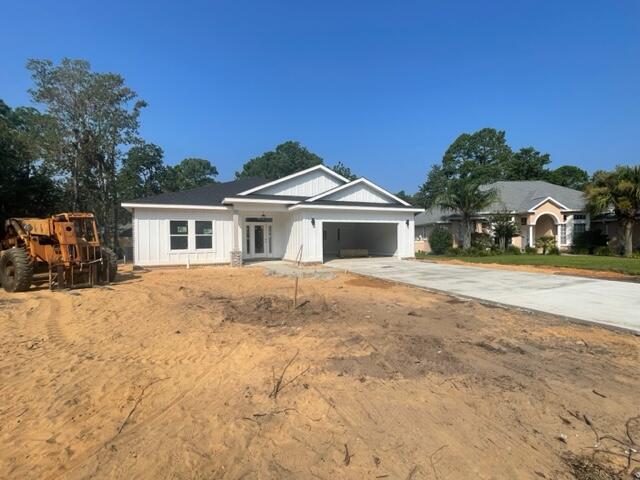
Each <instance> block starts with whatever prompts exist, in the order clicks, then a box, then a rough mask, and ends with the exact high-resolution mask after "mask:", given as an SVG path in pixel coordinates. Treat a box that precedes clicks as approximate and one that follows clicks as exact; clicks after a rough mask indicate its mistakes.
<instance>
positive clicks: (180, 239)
mask: <svg viewBox="0 0 640 480" xmlns="http://www.w3.org/2000/svg"><path fill="white" fill-rule="evenodd" d="M169 232H170V234H171V250H187V249H188V248H189V223H188V222H187V221H186V220H171V222H170V226H169Z"/></svg>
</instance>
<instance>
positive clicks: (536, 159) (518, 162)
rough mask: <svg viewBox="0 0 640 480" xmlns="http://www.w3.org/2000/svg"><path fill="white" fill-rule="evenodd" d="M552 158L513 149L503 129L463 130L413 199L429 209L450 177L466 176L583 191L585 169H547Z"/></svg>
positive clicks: (481, 182) (441, 193)
mask: <svg viewBox="0 0 640 480" xmlns="http://www.w3.org/2000/svg"><path fill="white" fill-rule="evenodd" d="M550 163H551V158H550V156H549V154H548V153H541V152H539V151H538V150H536V149H535V148H534V147H525V148H521V149H520V150H518V151H517V152H513V151H512V149H511V147H509V145H508V144H507V141H506V137H505V132H504V131H500V130H496V129H494V128H483V129H481V130H478V131H477V132H474V133H463V134H462V135H460V136H459V137H458V138H456V140H455V141H454V142H453V143H452V144H451V145H450V146H449V148H448V149H447V151H446V152H445V154H444V156H443V158H442V162H441V163H440V164H436V165H432V166H431V169H430V170H429V172H428V174H427V179H426V182H425V183H424V184H423V185H422V186H421V187H420V191H419V192H418V193H417V194H416V202H417V203H418V204H419V205H421V206H423V207H425V208H431V207H432V206H434V205H436V203H437V200H438V198H440V197H441V196H442V195H443V194H444V192H445V190H446V188H447V185H448V182H449V181H450V180H454V179H457V178H463V179H464V178H468V179H471V180H472V181H475V182H477V183H479V184H486V183H493V182H496V181H499V180H546V181H548V182H551V183H555V184H557V185H563V186H566V187H570V188H575V189H578V190H582V189H583V187H584V185H585V183H586V181H587V180H588V175H587V172H585V171H584V170H581V169H580V168H578V167H574V166H571V165H565V166H562V167H559V168H557V169H555V170H549V169H548V165H549V164H550Z"/></svg>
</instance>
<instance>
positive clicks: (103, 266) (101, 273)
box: [98, 247, 118, 282]
mask: <svg viewBox="0 0 640 480" xmlns="http://www.w3.org/2000/svg"><path fill="white" fill-rule="evenodd" d="M100 253H101V254H102V263H100V264H99V265H100V267H99V270H98V280H100V281H101V282H107V281H108V282H113V281H114V280H115V279H116V274H117V273H118V257H117V256H116V254H115V253H114V252H113V250H111V249H110V248H106V247H100Z"/></svg>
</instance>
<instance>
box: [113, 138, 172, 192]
mask: <svg viewBox="0 0 640 480" xmlns="http://www.w3.org/2000/svg"><path fill="white" fill-rule="evenodd" d="M163 157H164V152H163V151H162V148H160V147H159V146H157V145H154V144H153V143H141V144H140V145H136V146H134V147H131V148H130V149H129V151H128V152H127V155H126V157H125V158H124V160H123V161H122V167H121V168H120V172H119V173H118V188H119V190H120V198H122V199H123V200H133V199H135V198H142V197H149V196H151V195H156V194H158V193H161V192H162V180H163V178H164V176H165V170H166V167H165V165H164V163H163Z"/></svg>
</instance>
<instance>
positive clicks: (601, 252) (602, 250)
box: [593, 246, 613, 257]
mask: <svg viewBox="0 0 640 480" xmlns="http://www.w3.org/2000/svg"><path fill="white" fill-rule="evenodd" d="M593 254H594V255H598V256H600V257H609V256H611V255H613V252H612V251H611V249H610V248H609V247H607V246H604V247H596V248H594V249H593Z"/></svg>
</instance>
